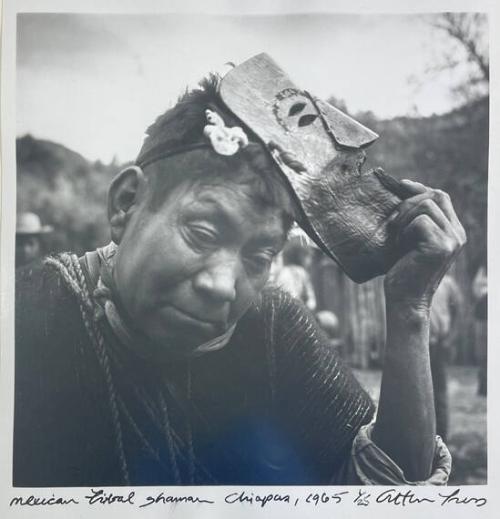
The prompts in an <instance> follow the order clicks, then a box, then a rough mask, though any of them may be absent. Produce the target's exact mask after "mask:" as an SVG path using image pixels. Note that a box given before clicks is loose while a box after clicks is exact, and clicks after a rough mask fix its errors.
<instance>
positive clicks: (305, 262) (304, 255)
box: [274, 241, 316, 312]
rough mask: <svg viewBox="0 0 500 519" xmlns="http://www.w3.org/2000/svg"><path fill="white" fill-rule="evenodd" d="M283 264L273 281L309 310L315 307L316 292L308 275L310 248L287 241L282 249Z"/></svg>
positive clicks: (312, 310)
mask: <svg viewBox="0 0 500 519" xmlns="http://www.w3.org/2000/svg"><path fill="white" fill-rule="evenodd" d="M282 254H283V266H282V267H281V268H280V269H279V270H278V272H277V274H276V276H275V279H274V283H275V284H276V286H278V287H281V288H283V290H286V291H287V292H288V293H289V294H290V295H292V296H293V297H295V298H296V299H299V300H301V301H302V302H303V303H304V305H305V306H306V307H307V308H309V310H310V311H311V312H314V310H315V309H316V294H315V293H314V287H313V284H312V282H311V278H310V276H309V271H308V269H309V268H310V265H311V256H312V252H311V250H310V249H309V248H308V247H307V246H306V245H302V244H301V243H298V242H297V241H295V242H293V241H292V242H289V243H287V244H286V246H285V248H284V250H283V253H282Z"/></svg>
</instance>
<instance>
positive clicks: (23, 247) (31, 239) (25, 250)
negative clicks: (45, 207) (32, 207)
mask: <svg viewBox="0 0 500 519" xmlns="http://www.w3.org/2000/svg"><path fill="white" fill-rule="evenodd" d="M50 232H52V227H51V226H50V225H42V222H41V221H40V217H39V216H38V215H37V214H35V213H21V214H19V215H18V216H17V224H16V268H17V267H22V266H23V265H27V264H28V263H31V262H32V261H35V260H36V259H38V258H40V257H41V256H42V255H43V246H42V241H41V238H42V236H44V235H46V234H48V233H50Z"/></svg>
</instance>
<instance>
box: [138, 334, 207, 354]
mask: <svg viewBox="0 0 500 519" xmlns="http://www.w3.org/2000/svg"><path fill="white" fill-rule="evenodd" d="M147 337H148V339H149V341H150V344H149V348H150V349H151V350H152V354H153V355H152V356H154V357H155V358H159V359H160V358H188V357H191V356H192V355H193V354H194V353H195V352H196V350H197V349H198V348H199V347H200V346H201V345H203V344H205V343H206V342H208V341H210V340H212V339H214V338H215V336H213V335H212V336H209V335H208V334H206V333H203V334H202V333H199V332H197V333H196V332H192V331H191V332H187V331H186V332H178V333H171V332H170V333H161V332H156V333H154V332H153V333H151V331H150V332H149V333H148V334H147Z"/></svg>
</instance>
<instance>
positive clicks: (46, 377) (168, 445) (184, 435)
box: [14, 258, 373, 487]
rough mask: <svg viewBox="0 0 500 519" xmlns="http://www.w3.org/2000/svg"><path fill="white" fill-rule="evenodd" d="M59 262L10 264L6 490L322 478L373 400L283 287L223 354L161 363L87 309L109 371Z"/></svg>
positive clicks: (266, 298) (253, 311) (250, 316)
mask: <svg viewBox="0 0 500 519" xmlns="http://www.w3.org/2000/svg"><path fill="white" fill-rule="evenodd" d="M58 262H59V264H58ZM61 264H62V265H63V267H64V261H61V259H57V258H56V259H55V261H52V262H49V263H47V264H45V265H44V264H36V265H32V266H30V267H28V268H26V269H24V270H21V271H19V272H18V278H17V288H16V325H17V328H16V393H15V399H16V401H15V434H14V435H15V438H14V483H15V485H22V486H41V487H43V486H89V485H122V484H125V483H127V481H128V482H129V483H130V484H135V485H140V484H150V485H152V484H155V485H168V484H177V483H181V484H214V483H219V484H278V483H281V484H319V483H327V482H328V481H330V480H331V479H332V476H333V475H334V474H335V471H336V470H337V467H339V466H340V465H341V464H342V463H343V461H345V458H346V456H349V452H350V448H351V444H352V441H353V438H354V436H355V435H356V433H357V431H358V430H359V428H360V427H361V425H362V424H365V423H368V422H369V421H370V419H371V416H372V414H373V407H372V404H371V401H370V399H369V397H368V396H367V395H366V393H365V392H364V391H363V390H362V389H361V387H360V386H359V384H358V383H357V381H356V380H355V379H354V378H353V376H352V375H351V373H350V371H349V370H348V369H347V368H346V367H345V366H343V365H342V363H341V361H340V359H339V358H338V357H337V356H336V354H335V352H334V351H332V350H331V349H330V348H329V347H328V343H327V340H326V338H325V337H324V336H323V335H322V333H321V332H320V331H319V330H318V328H317V325H316V323H315V322H314V320H313V318H312V316H310V314H309V313H308V312H307V311H306V310H305V308H304V307H303V306H302V305H301V304H300V303H298V302H297V301H295V300H293V299H292V298H291V297H290V296H289V295H287V294H285V293H283V292H282V291H280V290H272V289H269V290H265V291H264V293H263V297H262V302H261V304H260V305H259V306H258V307H257V306H255V307H252V308H250V309H249V311H248V312H247V313H246V315H245V316H244V317H243V318H242V319H241V320H240V321H239V322H238V325H237V327H236V329H235V332H234V334H233V336H232V338H231V340H230V341H229V343H228V344H227V345H226V346H225V347H224V348H222V349H221V350H218V351H212V352H208V353H206V354H204V355H202V356H199V357H197V358H193V359H186V360H182V361H181V360H175V361H174V360H172V361H171V362H167V363H158V362H147V361H145V360H144V359H140V358H137V357H134V355H133V353H132V352H131V351H130V350H129V349H128V348H124V347H123V346H122V345H121V344H120V342H119V341H117V339H116V337H115V336H114V335H113V334H112V333H111V330H110V329H109V327H107V326H106V322H105V320H103V319H102V316H101V317H99V315H98V314H99V312H97V314H96V316H95V317H96V319H97V320H96V321H95V322H94V323H93V326H94V325H95V326H96V327H98V329H99V330H100V333H101V334H102V336H103V338H104V343H105V344H104V346H105V356H106V358H107V362H108V372H109V373H107V372H106V367H105V364H106V363H103V361H102V352H99V351H96V348H95V344H94V343H93V338H92V337H91V334H89V327H88V323H87V324H86V323H85V322H84V319H83V318H82V315H83V314H82V312H84V311H86V310H85V305H86V302H85V301H83V300H82V298H81V287H79V286H78V283H76V284H75V285H73V284H71V283H70V282H68V279H67V276H66V274H64V271H63V270H64V269H63V267H61V266H60V265H61ZM90 292H91V290H90V289H89V293H90ZM91 303H92V301H91ZM89 309H90V307H89ZM91 314H92V313H91V312H88V315H91ZM110 380H111V382H112V390H113V391H112V392H114V397H113V398H111V397H110V385H109V381H110ZM113 401H114V402H115V404H113ZM114 406H115V407H116V408H117V413H115V411H114V410H113V407H114ZM116 415H117V416H116ZM115 419H117V420H118V426H117V423H116V420H115ZM118 436H121V440H120V439H119V438H118ZM117 441H120V442H121V446H120V445H117ZM122 455H123V459H122V457H121V456H122ZM124 460H125V467H124V463H123V461H124Z"/></svg>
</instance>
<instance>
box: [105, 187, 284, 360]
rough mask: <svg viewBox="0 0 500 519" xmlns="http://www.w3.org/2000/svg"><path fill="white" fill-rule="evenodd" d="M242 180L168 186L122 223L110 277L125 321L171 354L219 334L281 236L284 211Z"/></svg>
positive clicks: (262, 274) (239, 311) (252, 291)
mask: <svg viewBox="0 0 500 519" xmlns="http://www.w3.org/2000/svg"><path fill="white" fill-rule="evenodd" d="M252 189H253V188H252V186H251V185H248V184H238V183H227V182H225V181H221V182H219V183H216V182H214V183H213V185H202V184H197V185H194V186H193V185H192V184H191V183H188V182H184V183H181V184H180V185H178V186H177V187H176V188H174V189H173V190H172V191H171V193H170V194H169V196H168V197H167V199H166V200H165V202H164V203H163V205H162V207H160V208H158V209H155V210H154V211H152V210H151V209H150V208H149V207H148V204H142V205H140V207H139V208H138V210H137V211H135V212H134V214H133V216H132V217H131V219H130V221H129V222H128V223H127V227H126V230H125V232H124V235H123V238H122V240H121V243H120V245H119V249H118V252H117V256H116V260H115V269H114V277H115V283H116V285H117V289H118V292H119V296H120V299H121V303H122V304H123V306H124V308H125V310H126V312H127V313H128V315H129V318H131V319H132V324H133V325H134V326H135V327H136V328H138V329H139V330H140V331H141V332H142V333H144V334H145V335H146V336H148V337H149V338H150V339H151V340H152V341H153V342H154V343H155V344H156V345H160V346H162V347H165V348H169V349H170V350H172V351H175V352H184V353H187V352H189V351H190V350H191V349H193V348H195V347H196V346H199V345H200V344H202V343H204V342H206V341H207V340H210V339H212V338H214V337H216V336H218V335H221V334H222V333H224V332H225V331H226V330H227V329H228V328H229V327H230V326H231V325H232V324H234V323H235V322H236V321H237V320H238V319H239V318H240V317H241V316H242V315H243V314H244V313H245V312H246V310H247V309H248V308H249V306H250V305H251V304H252V302H253V301H254V300H256V298H257V297H258V295H259V292H260V291H261V290H262V288H263V287H264V284H265V283H266V281H267V279H268V275H269V268H270V265H271V261H272V259H273V257H274V256H275V255H276V254H277V253H278V252H279V251H280V249H281V248H282V246H283V244H284V241H285V228H284V227H285V224H284V221H283V220H284V219H283V210H282V209H281V208H278V207H275V206H266V205H263V204H261V203H258V202H257V201H256V200H255V198H254V197H253V196H252V194H253V193H252Z"/></svg>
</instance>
